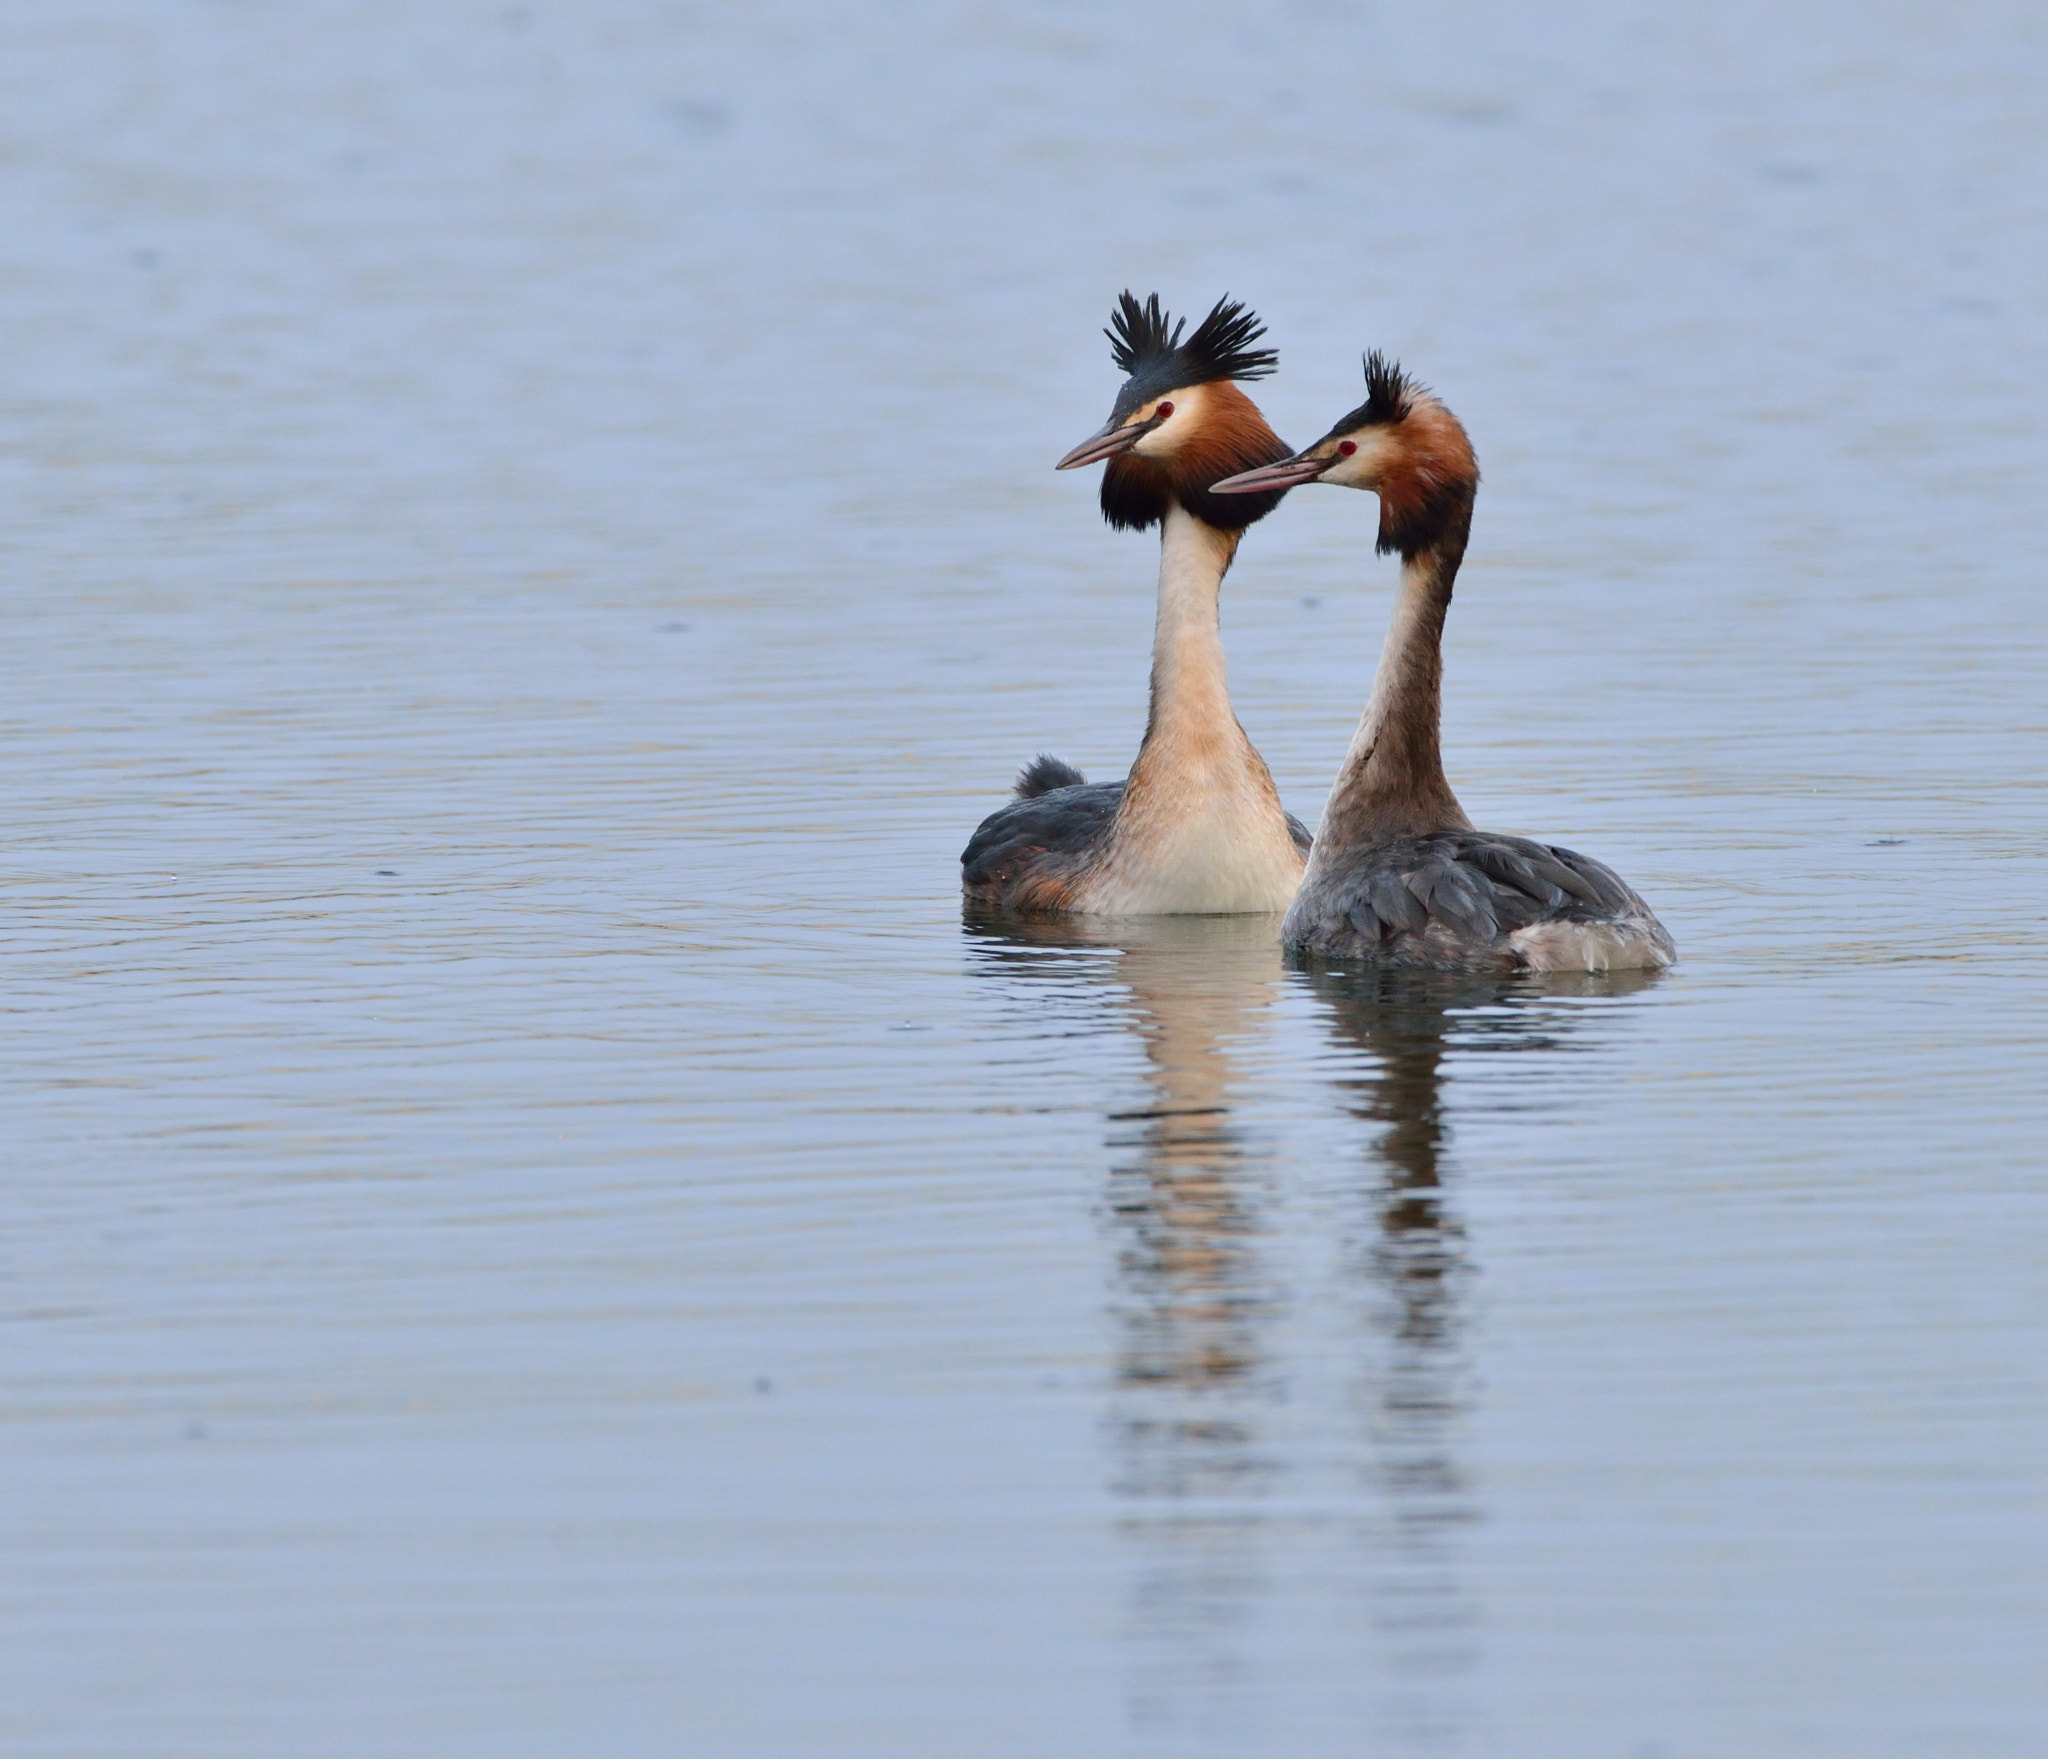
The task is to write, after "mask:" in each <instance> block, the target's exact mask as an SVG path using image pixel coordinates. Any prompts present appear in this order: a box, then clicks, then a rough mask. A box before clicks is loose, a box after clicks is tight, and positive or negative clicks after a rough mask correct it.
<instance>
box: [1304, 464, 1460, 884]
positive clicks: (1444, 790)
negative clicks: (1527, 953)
mask: <svg viewBox="0 0 2048 1759" xmlns="http://www.w3.org/2000/svg"><path fill="white" fill-rule="evenodd" d="M1471 522H1472V512H1471V508H1470V507H1469V505H1468V506H1467V507H1465V508H1464V509H1462V510H1461V511H1460V512H1459V513H1458V514H1456V515H1455V516H1454V517H1453V520H1452V522H1451V524H1450V526H1449V527H1448V528H1447V529H1446V530H1445V532H1444V533H1443V534H1442V536H1441V537H1439V538H1438V540H1437V541H1436V542H1435V543H1433V544H1431V545H1430V546H1429V547H1428V548H1427V549H1422V550H1418V551H1416V552H1415V553H1414V554H1413V555H1411V556H1410V557H1409V558H1408V559H1407V560H1406V561H1404V562H1403V563H1402V565H1401V593H1400V597H1399V598H1397V599H1396V600H1395V602H1394V621H1393V626H1392V627H1391V628H1390V629H1389V630H1388V631H1387V645H1386V647H1385V649H1384V650H1383V651H1382V652H1381V654H1380V669H1379V675H1378V677H1376V678H1375V679H1374V680H1373V687H1372V700H1371V701H1370V702H1368V703H1367V704H1366V708H1365V715H1364V717H1363V719H1361V720H1360V722H1359V724H1358V733H1357V736H1356V737H1355V738H1354V739H1353V740H1352V741H1351V750H1350V751H1349V752H1348V753H1347V754H1346V756H1345V759H1344V766H1343V768H1342V769H1340V770H1339V771H1338V772H1337V782H1336V786H1335V787H1333V788H1332V789H1331V790H1330V801H1329V804H1328V806H1326V807H1325V808H1324V810H1323V823H1322V828H1321V830H1319V831H1318V832H1317V833H1316V845H1315V852H1314V856H1313V857H1312V859H1313V860H1315V861H1318V862H1319V861H1321V859H1322V858H1323V855H1324V852H1325V851H1328V853H1329V856H1330V858H1331V859H1333V860H1334V859H1335V858H1336V857H1337V856H1339V855H1341V854H1342V853H1343V852H1344V851H1345V850H1347V849H1353V848H1356V847H1358V846H1359V845H1361V844H1367V843H1378V842H1384V841H1386V840H1388V839H1389V838H1393V837H1412V836H1419V835H1421V834H1422V833H1423V832H1425V831H1447V830H1470V829H1471V828H1472V821H1471V820H1470V819H1469V818H1467V817H1466V816H1465V809H1464V808H1463V807H1461V806H1460V805H1459V804H1458V797H1457V796H1456V795H1455V794H1453V793H1452V792H1451V784H1450V783H1449V782H1448V781H1447V780H1446V779H1445V777H1444V763H1443V752H1442V747H1441V745H1440V743H1439V740H1440V728H1441V723H1442V718H1443V672H1444V664H1443V637H1444V618H1445V616H1446V614H1447V613H1448V612H1449V611H1450V608H1451V585H1452V582H1453V581H1455V580H1456V579H1457V575H1458V564H1459V562H1461V561H1462V560H1463V559H1464V554H1465V538H1466V535H1467V533H1468V532H1469V531H1470V529H1471Z"/></svg>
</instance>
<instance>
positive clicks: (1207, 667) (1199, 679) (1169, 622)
mask: <svg viewBox="0 0 2048 1759" xmlns="http://www.w3.org/2000/svg"><path fill="white" fill-rule="evenodd" d="M1237 542H1238V538H1237V533H1235V532H1229V531H1218V530H1217V529H1216V528H1215V527H1214V526H1213V525H1206V524H1204V523H1203V522H1202V521H1201V520H1199V519H1197V518H1196V517H1195V516H1194V515H1193V514H1192V513H1189V512H1188V511H1187V510H1186V509H1185V508H1183V507H1181V506H1180V505H1179V504H1178V503H1175V504H1174V505H1173V506H1172V507H1170V508H1169V509H1168V511H1167V515H1166V520H1165V524H1164V526H1163V527H1162V529H1161V531H1160V537H1159V614H1158V619H1157V621H1156V622H1155V623H1154V625H1153V630H1152V712H1151V715H1150V717H1149V718H1148V719H1147V721H1146V723H1145V743H1144V745H1143V746H1142V747H1141V748H1140V749H1139V752H1138V762H1137V765H1136V766H1135V767H1134V768H1133V771H1132V779H1133V780H1134V781H1135V780H1136V779H1137V775H1138V772H1139V771H1140V770H1143V769H1144V768H1146V767H1147V765H1146V759H1147V757H1148V755H1150V756H1155V757H1156V756H1158V755H1161V754H1162V753H1164V752H1167V751H1173V752H1181V753H1197V754H1198V753H1202V752H1206V751H1210V750H1212V749H1214V748H1215V747H1217V746H1218V745H1219V743H1220V744H1222V745H1226V746H1228V745H1243V744H1245V743H1246V741H1245V736H1244V730H1243V728H1241V727H1240V726H1238V724H1237V717H1236V715H1234V714H1233V713H1232V712H1231V708H1230V687H1229V685H1228V683H1227V682H1226V681H1225V678H1224V670H1223V630H1222V625H1221V621H1220V618H1219V616H1218V611H1217V601H1218V598H1219V597H1220V595H1221V593H1222V590H1223V576H1224V574H1225V573H1226V572H1227V571H1228V569H1229V567H1230V562H1231V558H1232V557H1233V556H1235V555H1236V554H1237Z"/></svg>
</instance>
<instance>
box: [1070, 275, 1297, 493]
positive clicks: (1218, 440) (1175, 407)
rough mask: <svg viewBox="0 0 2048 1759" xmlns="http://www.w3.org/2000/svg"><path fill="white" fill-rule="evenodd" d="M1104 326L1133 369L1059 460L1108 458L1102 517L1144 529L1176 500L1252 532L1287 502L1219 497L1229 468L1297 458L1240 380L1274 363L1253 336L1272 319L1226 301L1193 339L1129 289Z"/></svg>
mask: <svg viewBox="0 0 2048 1759" xmlns="http://www.w3.org/2000/svg"><path fill="white" fill-rule="evenodd" d="M1110 324H1111V327H1110V328H1109V329H1108V330H1107V331H1105V332H1104V334H1105V335H1107V336H1108V337H1109V342H1110V351H1111V354H1112V356H1113V357H1114V358H1115V361H1116V364H1117V365H1118V366H1119V367H1121V368H1122V369H1123V370H1124V371H1125V373H1127V374H1128V375H1129V377H1127V378H1126V379H1125V381H1124V384H1123V388H1122V390H1120V391H1119V392H1118V393H1117V398H1116V403H1115V405H1114V406H1113V407H1112V408H1111V410H1110V412H1109V420H1108V421H1107V422H1105V423H1104V424H1103V426H1102V427H1101V429H1100V430H1099V431H1098V432H1096V433H1094V434H1092V435H1090V436H1089V437H1088V438H1087V439H1085V440H1083V441H1082V442H1081V444H1080V445H1078V446H1076V447H1075V448H1074V449H1073V451H1071V452H1069V453H1068V454H1067V455H1066V457H1064V458H1062V459H1061V460H1060V462H1059V468H1060V469H1061V470H1072V469H1074V468H1076V467H1077V466H1079V465H1083V464H1094V463H1096V462H1097V461H1099V460H1104V459H1106V460H1107V461H1108V464H1109V468H1108V469H1107V470H1106V471H1104V472H1103V477H1102V516H1103V518H1105V519H1107V520H1108V521H1109V522H1110V524H1111V525H1113V526H1115V527H1117V528H1118V530H1120V531H1125V530H1133V531H1143V530H1144V529H1145V528H1146V527H1148V526H1151V525H1156V524H1158V523H1159V521H1160V520H1162V519H1164V518H1165V517H1166V512H1167V509H1168V507H1170V506H1171V505H1172V504H1173V503H1174V502H1176V501H1177V502H1179V504H1180V505H1181V506H1182V507H1184V508H1185V509H1186V510H1187V511H1188V512H1189V513H1192V514H1193V515H1194V516H1195V517H1196V518H1197V519H1200V520H1202V521H1204V522H1205V523H1206V524H1209V525H1213V526H1216V527H1217V528H1218V529H1220V530H1223V531H1242V530H1243V529H1244V528H1245V527H1246V526H1248V525H1252V524H1255V523H1256V522H1257V521H1259V520H1261V519H1263V518H1264V517H1265V516H1266V515H1267V514H1268V513H1270V512H1272V510H1273V509H1274V508H1275V507H1277V506H1278V505H1279V504H1280V495H1281V493H1282V492H1284V491H1276V492H1274V493H1271V494H1257V493H1254V494H1249V495H1230V496H1219V495H1214V494H1212V493H1210V490H1211V488H1212V487H1213V485H1214V484H1216V483H1217V482H1218V481H1220V480H1221V479H1222V478H1224V477H1227V476H1234V475H1241V474H1242V473H1243V472H1245V471H1247V470H1251V469H1253V468H1255V467H1257V466H1259V465H1263V464H1271V463H1274V462H1275V461H1277V460H1279V459H1282V458H1285V457H1287V456H1288V450H1287V446H1286V443H1285V442H1284V441H1282V440H1281V438H1280V437H1279V435H1277V434H1276V433H1274V432H1273V430H1272V429H1271V428H1269V427H1268V426H1267V425H1266V418H1265V417H1264V416H1262V415H1261V414H1260V413H1259V407H1258V405H1257V404H1256V403H1254V402H1253V401H1252V400H1251V399H1250V398H1249V397H1247V396H1246V395H1245V394H1244V393H1243V392H1242V391H1240V390H1239V389H1238V388H1237V386H1236V385H1235V384H1234V383H1233V382H1232V381H1233V380H1237V379H1261V378H1264V377H1265V376H1266V375H1267V374H1268V373H1270V372H1271V371H1272V370H1273V363H1274V360H1275V358H1276V357H1275V355H1274V353H1273V351H1272V350H1271V349H1270V348H1254V347H1253V346H1252V344H1253V343H1254V342H1256V341H1257V340H1258V339H1259V337H1260V336H1262V335H1264V334H1265V326H1264V325H1263V324H1261V323H1260V322H1259V320H1258V319H1257V318H1256V317H1255V316H1254V315H1253V314H1252V313H1251V312H1249V311H1247V310H1245V308H1244V307H1243V306H1242V305H1239V304H1238V303H1237V302H1236V301H1234V300H1230V299H1219V300H1218V301H1217V302H1216V305H1215V309H1214V310H1212V311H1211V312H1210V313H1209V315H1208V316H1207V317H1206V318H1204V319H1203V320H1202V322H1201V324H1200V325H1199V326H1198V327H1197V328H1196V330H1195V333H1194V334H1193V335H1192V336H1190V337H1188V339H1187V340H1186V341H1185V342H1183V341H1182V340H1181V333H1182V332H1183V331H1184V330H1185V329H1186V327H1187V325H1186V321H1185V320H1184V319H1183V320H1181V321H1178V322H1176V321H1174V320H1173V319H1171V318H1169V317H1168V315H1167V314H1166V313H1165V312H1163V311H1161V310H1160V308H1159V295H1158V294H1156V293H1155V294H1153V295H1152V296H1151V298H1150V299H1148V300H1147V301H1146V302H1145V303H1144V304H1143V305H1140V304H1139V303H1138V301H1137V300H1136V299H1135V298H1134V297H1133V296H1132V295H1131V294H1129V293H1125V294H1124V296H1123V298H1122V299H1121V300H1120V301H1119V302H1118V305H1117V310H1116V312H1115V314H1114V316H1113V317H1112V318H1111V320H1110Z"/></svg>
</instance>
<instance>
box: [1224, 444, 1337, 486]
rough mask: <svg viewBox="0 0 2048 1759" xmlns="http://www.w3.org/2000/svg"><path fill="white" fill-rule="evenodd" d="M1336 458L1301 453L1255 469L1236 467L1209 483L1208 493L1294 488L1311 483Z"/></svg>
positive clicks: (1334, 461)
mask: <svg viewBox="0 0 2048 1759" xmlns="http://www.w3.org/2000/svg"><path fill="white" fill-rule="evenodd" d="M1336 462H1337V461H1336V459H1334V458H1311V457H1309V456H1308V455H1307V453H1301V454H1299V455H1297V456H1296V457H1293V458H1283V459H1281V461H1280V462H1279V463H1278V464H1262V465H1261V466H1260V467H1259V468H1258V469H1257V470H1246V471H1240V472H1239V473H1238V474H1237V475H1236V476H1226V477H1225V478H1224V479H1223V480H1222V481H1221V482H1220V483H1211V484H1210V485H1209V492H1210V493H1211V494H1212V495H1257V494H1262V493H1265V492H1267V491H1269V490H1272V489H1298V488H1300V487H1301V485H1302V484H1303V483H1312V482H1314V481H1315V480H1316V478H1317V477H1319V476H1321V475H1322V474H1323V472H1324V471H1326V470H1328V469H1329V468H1330V466H1331V465H1333V464H1335V463H1336Z"/></svg>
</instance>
